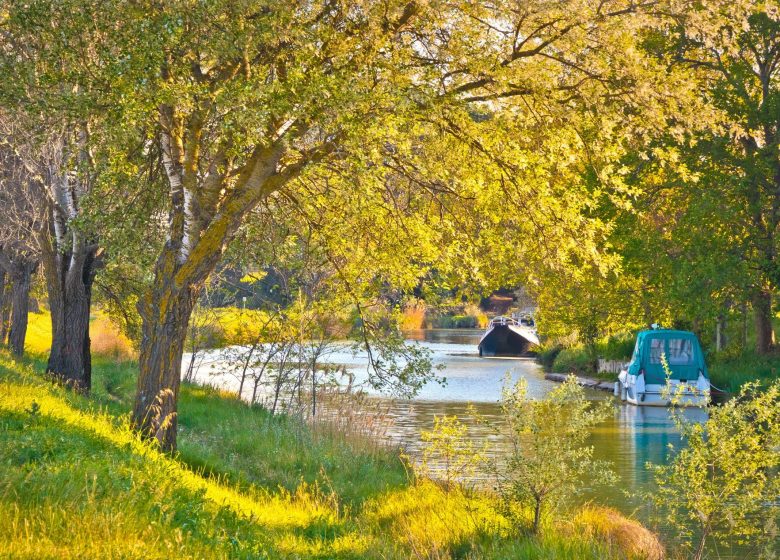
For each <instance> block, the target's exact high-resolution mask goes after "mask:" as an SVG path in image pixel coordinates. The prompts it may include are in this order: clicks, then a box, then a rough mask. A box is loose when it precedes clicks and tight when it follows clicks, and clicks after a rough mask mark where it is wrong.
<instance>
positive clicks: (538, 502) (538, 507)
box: [533, 497, 542, 535]
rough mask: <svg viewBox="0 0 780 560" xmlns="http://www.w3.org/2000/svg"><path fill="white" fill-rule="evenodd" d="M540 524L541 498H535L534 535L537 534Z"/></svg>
mask: <svg viewBox="0 0 780 560" xmlns="http://www.w3.org/2000/svg"><path fill="white" fill-rule="evenodd" d="M541 524H542V498H541V497H537V498H536V504H535V507H534V528H533V531H534V535H538V534H539V529H540V528H541Z"/></svg>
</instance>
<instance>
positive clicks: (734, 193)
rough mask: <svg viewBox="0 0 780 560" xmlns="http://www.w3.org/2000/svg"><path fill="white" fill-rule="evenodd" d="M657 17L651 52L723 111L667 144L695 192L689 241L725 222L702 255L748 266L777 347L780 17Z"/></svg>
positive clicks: (667, 10)
mask: <svg viewBox="0 0 780 560" xmlns="http://www.w3.org/2000/svg"><path fill="white" fill-rule="evenodd" d="M656 10H657V14H658V18H657V20H656V23H655V29H656V32H655V33H654V34H653V35H652V36H651V37H650V39H649V40H648V42H647V45H648V46H649V48H650V50H651V51H653V52H655V53H656V54H657V55H658V56H660V57H663V59H664V60H665V61H667V62H668V64H669V65H672V66H680V67H684V68H686V69H687V70H688V71H689V73H690V76H691V82H692V83H696V84H698V85H697V87H698V89H699V97H700V99H701V100H703V101H706V102H708V103H710V104H711V105H712V106H713V107H714V108H715V109H716V111H717V113H716V114H715V115H714V116H713V118H712V119H711V120H710V119H704V120H703V123H702V126H699V127H695V128H693V129H692V130H691V131H690V134H689V135H688V136H687V137H686V138H685V139H684V140H683V141H682V142H679V143H676V144H671V146H670V148H671V149H673V150H677V151H678V153H680V154H681V155H682V157H683V158H685V159H686V164H687V166H688V168H689V170H690V175H689V177H688V178H687V180H686V181H685V183H684V187H685V188H686V189H692V193H691V195H692V196H691V205H690V207H689V208H688V215H689V216H691V217H694V216H695V218H696V219H695V220H693V221H692V223H688V224H683V225H687V226H688V227H687V228H686V229H685V230H683V234H685V233H688V234H689V235H695V234H696V230H697V227H696V226H697V224H721V227H718V228H715V227H710V228H709V229H710V232H711V234H712V235H713V238H714V239H717V240H718V241H719V244H720V246H721V248H722V249H723V250H721V251H717V252H715V251H710V252H709V253H708V254H707V255H706V256H709V258H710V260H711V262H714V263H716V266H717V267H718V268H719V269H725V270H729V269H730V267H729V265H727V264H725V263H730V262H733V261H735V260H736V261H737V263H738V265H739V264H740V263H744V265H745V267H746V268H747V272H746V273H745V274H743V276H742V278H740V279H737V280H736V282H735V287H736V288H737V289H740V290H742V289H744V290H745V291H747V295H748V296H749V299H750V300H751V302H752V306H753V312H754V315H755V326H756V335H757V336H756V350H757V351H758V352H759V353H766V352H768V351H769V350H770V348H771V347H772V345H773V344H774V332H773V327H772V294H773V291H774V290H776V289H777V288H778V286H780V273H779V271H780V266H778V258H777V255H778V247H780V245H779V242H778V237H777V232H778V226H780V211H779V210H778V209H780V158H779V157H778V154H777V148H778V142H780V137H779V136H778V135H779V134H780V113H778V111H777V107H778V102H779V100H780V88H779V87H778V76H779V75H780V74H778V72H779V70H778V67H779V66H780V20H778V17H777V13H776V11H775V10H773V9H770V7H769V6H768V5H767V4H765V3H761V2H759V3H756V2H749V1H738V2H715V3H714V4H707V5H701V4H696V3H695V2H689V1H687V0H680V1H677V0H674V1H669V2H664V3H663V4H662V5H661V6H659V7H658V8H657V9H656ZM678 184H679V183H678ZM724 214H725V215H724ZM705 229H708V228H707V227H706V226H705ZM713 230H714V231H713ZM708 245H709V246H710V247H711V248H715V247H714V246H713V244H709V243H708ZM702 262H704V263H706V262H707V261H706V260H704V259H702ZM740 268H741V267H740ZM714 280H715V284H716V285H717V283H718V277H717V275H715V276H714Z"/></svg>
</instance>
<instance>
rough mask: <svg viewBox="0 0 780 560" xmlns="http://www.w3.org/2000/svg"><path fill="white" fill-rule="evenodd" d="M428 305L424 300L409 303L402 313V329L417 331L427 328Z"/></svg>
mask: <svg viewBox="0 0 780 560" xmlns="http://www.w3.org/2000/svg"><path fill="white" fill-rule="evenodd" d="M425 312H426V306H425V303H424V302H422V301H419V302H415V303H411V304H408V305H406V306H405V307H404V309H403V312H402V314H401V330H403V331H417V330H420V329H424V328H425Z"/></svg>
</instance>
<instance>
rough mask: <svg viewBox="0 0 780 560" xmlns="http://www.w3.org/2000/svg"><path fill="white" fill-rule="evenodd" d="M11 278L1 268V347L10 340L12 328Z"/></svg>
mask: <svg viewBox="0 0 780 560" xmlns="http://www.w3.org/2000/svg"><path fill="white" fill-rule="evenodd" d="M10 321H11V276H10V275H9V274H7V273H6V272H5V270H4V269H2V268H0V345H4V344H5V343H6V341H7V340H8V331H9V330H10V328H11V324H10Z"/></svg>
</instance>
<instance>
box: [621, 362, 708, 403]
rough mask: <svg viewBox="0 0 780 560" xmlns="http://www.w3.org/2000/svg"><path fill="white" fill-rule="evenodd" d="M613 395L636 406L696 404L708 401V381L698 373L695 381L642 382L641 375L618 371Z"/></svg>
mask: <svg viewBox="0 0 780 560" xmlns="http://www.w3.org/2000/svg"><path fill="white" fill-rule="evenodd" d="M615 396H617V397H619V398H620V400H622V401H625V402H627V403H629V404H634V405H637V406H698V407H704V406H707V405H709V403H710V382H709V380H708V379H707V378H706V377H704V376H703V375H701V374H700V375H699V379H698V380H696V382H685V381H678V380H676V379H670V380H669V381H668V382H667V383H666V384H662V385H659V384H652V383H648V384H645V383H644V377H643V376H642V375H638V376H637V375H629V374H628V372H627V371H626V370H623V371H621V372H620V375H619V376H618V381H616V382H615Z"/></svg>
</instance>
